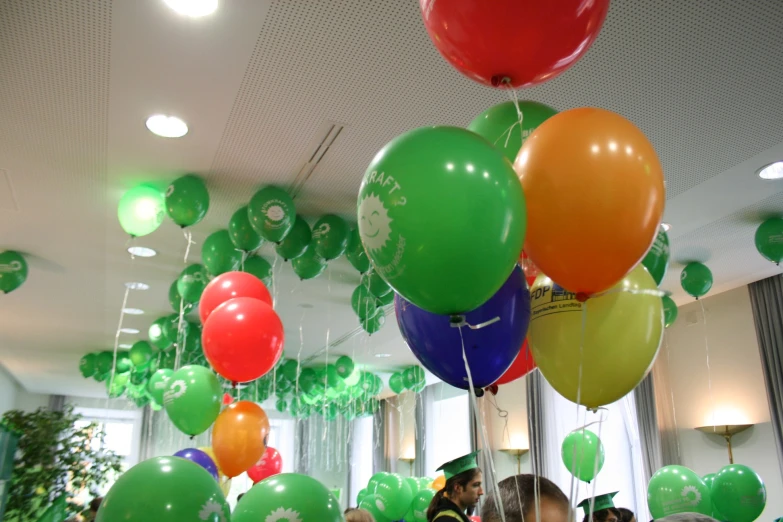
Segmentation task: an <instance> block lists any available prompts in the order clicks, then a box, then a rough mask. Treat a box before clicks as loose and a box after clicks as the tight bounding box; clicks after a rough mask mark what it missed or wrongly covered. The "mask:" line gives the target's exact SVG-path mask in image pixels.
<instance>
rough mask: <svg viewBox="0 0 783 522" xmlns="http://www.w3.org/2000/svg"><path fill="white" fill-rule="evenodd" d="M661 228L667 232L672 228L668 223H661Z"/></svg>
mask: <svg viewBox="0 0 783 522" xmlns="http://www.w3.org/2000/svg"><path fill="white" fill-rule="evenodd" d="M661 228H663V231H664V232H668V231H669V230H671V229H672V226H671V225H670V224H668V223H661Z"/></svg>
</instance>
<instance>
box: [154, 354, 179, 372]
mask: <svg viewBox="0 0 783 522" xmlns="http://www.w3.org/2000/svg"><path fill="white" fill-rule="evenodd" d="M176 360H177V353H176V352H175V351H173V350H172V351H170V352H165V353H161V354H158V360H157V363H156V364H155V366H154V367H153V368H152V369H153V370H161V369H166V368H168V369H169V370H173V369H174V363H175V362H176Z"/></svg>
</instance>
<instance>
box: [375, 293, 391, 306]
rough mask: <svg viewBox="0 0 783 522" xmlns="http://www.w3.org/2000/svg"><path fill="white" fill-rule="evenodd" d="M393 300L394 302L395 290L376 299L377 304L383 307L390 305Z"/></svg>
mask: <svg viewBox="0 0 783 522" xmlns="http://www.w3.org/2000/svg"><path fill="white" fill-rule="evenodd" d="M393 302H394V292H389V293H388V294H386V295H383V296H381V297H379V298H378V299H377V300H376V301H375V304H376V305H377V306H378V307H381V306H388V305H390V304H392V303H393Z"/></svg>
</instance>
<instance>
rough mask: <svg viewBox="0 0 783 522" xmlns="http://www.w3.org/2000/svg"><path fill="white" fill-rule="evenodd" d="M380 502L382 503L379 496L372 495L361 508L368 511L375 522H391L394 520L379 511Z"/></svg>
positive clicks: (364, 501)
mask: <svg viewBox="0 0 783 522" xmlns="http://www.w3.org/2000/svg"><path fill="white" fill-rule="evenodd" d="M378 502H380V498H379V497H378V495H376V494H375V493H370V494H369V495H367V496H365V497H364V498H363V499H362V501H361V502H360V503H359V508H360V509H363V510H365V511H368V512H369V513H370V515H372V518H373V520H375V522H391V521H392V519H390V518H389V517H387V516H386V515H385V514H384V513H383V511H381V510H380V509H379V507H378Z"/></svg>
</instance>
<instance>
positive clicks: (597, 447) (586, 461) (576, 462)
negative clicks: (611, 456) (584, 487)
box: [560, 429, 606, 482]
mask: <svg viewBox="0 0 783 522" xmlns="http://www.w3.org/2000/svg"><path fill="white" fill-rule="evenodd" d="M560 454H561V457H562V458H563V464H565V467H566V468H567V469H568V471H569V472H571V474H572V475H573V476H575V477H576V478H578V479H579V480H582V481H584V482H591V481H592V480H593V479H594V478H595V476H596V475H597V474H598V472H599V471H601V469H602V468H603V467H604V460H605V459H606V455H605V453H604V445H603V443H602V442H601V439H599V438H598V435H596V434H595V433H593V432H592V431H590V430H587V429H581V430H576V431H572V432H571V433H569V434H568V435H567V436H566V438H565V439H563V444H562V446H561V449H560Z"/></svg>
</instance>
